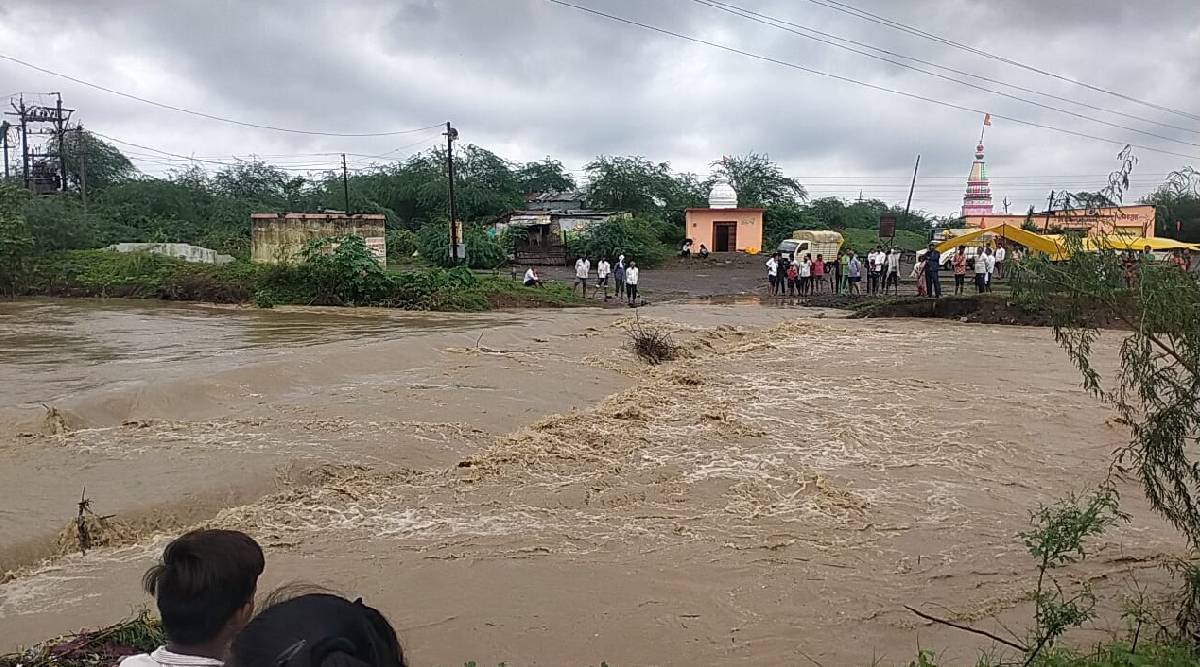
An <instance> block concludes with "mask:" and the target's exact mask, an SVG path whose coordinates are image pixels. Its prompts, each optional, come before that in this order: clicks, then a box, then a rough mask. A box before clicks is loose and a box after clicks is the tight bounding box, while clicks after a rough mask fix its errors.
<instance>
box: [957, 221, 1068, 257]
mask: <svg viewBox="0 0 1200 667" xmlns="http://www.w3.org/2000/svg"><path fill="white" fill-rule="evenodd" d="M987 234H990V235H993V236H999V237H1000V238H1002V239H1005V240H1007V241H1012V242H1014V243H1017V244H1019V245H1023V246H1025V247H1026V248H1029V249H1030V250H1033V251H1035V252H1040V253H1044V254H1046V255H1048V256H1049V257H1050V258H1051V259H1062V257H1063V256H1065V255H1066V248H1064V247H1062V246H1061V245H1060V244H1059V243H1057V242H1056V241H1054V240H1053V239H1048V238H1046V237H1045V236H1042V235H1041V234H1034V233H1033V232H1027V231H1025V230H1024V229H1021V228H1020V227H1013V226H1012V225H997V226H995V227H989V228H987V229H977V230H975V231H973V232H968V233H966V234H963V235H961V236H955V237H954V238H949V239H946V240H945V241H942V242H941V243H939V244H938V246H937V250H938V252H946V251H947V250H950V249H951V248H957V247H958V246H960V245H968V244H970V243H971V242H972V241H976V240H977V239H979V238H980V237H982V236H984V235H987Z"/></svg>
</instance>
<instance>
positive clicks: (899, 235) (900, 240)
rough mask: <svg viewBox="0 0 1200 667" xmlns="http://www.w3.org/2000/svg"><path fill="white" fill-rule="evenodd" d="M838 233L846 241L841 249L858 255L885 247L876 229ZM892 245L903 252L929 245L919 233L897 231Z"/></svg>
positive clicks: (845, 230) (925, 238) (855, 229)
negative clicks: (849, 250) (903, 250)
mask: <svg viewBox="0 0 1200 667" xmlns="http://www.w3.org/2000/svg"><path fill="white" fill-rule="evenodd" d="M839 231H841V233H842V237H843V238H844V239H845V240H846V242H845V244H844V245H843V246H842V248H843V249H851V250H853V251H854V252H856V253H859V254H863V253H867V252H870V251H871V249H872V248H874V247H875V246H885V245H887V242H886V239H880V238H879V231H878V230H876V229H857V228H850V229H842V230H839ZM892 245H895V246H896V247H897V248H903V249H905V250H920V249H922V248H925V247H927V246H928V245H929V238H928V237H927V236H926V235H924V234H922V233H920V232H910V231H907V230H904V229H897V230H896V239H895V241H893V242H892Z"/></svg>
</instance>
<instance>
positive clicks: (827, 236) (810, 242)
mask: <svg viewBox="0 0 1200 667" xmlns="http://www.w3.org/2000/svg"><path fill="white" fill-rule="evenodd" d="M844 242H845V239H843V238H842V235H841V234H839V233H838V232H835V231H832V230H828V229H798V230H796V231H794V232H792V238H790V239H784V240H783V242H781V243H780V244H779V247H778V248H777V249H776V250H777V251H778V252H781V253H783V254H785V255H787V256H789V257H791V258H792V259H795V258H797V257H804V256H805V255H806V254H809V255H812V257H813V259H816V258H817V255H821V256H822V257H823V258H824V259H830V258H832V257H837V254H838V251H839V250H841V248H842V244H843V243H844Z"/></svg>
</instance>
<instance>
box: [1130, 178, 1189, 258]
mask: <svg viewBox="0 0 1200 667" xmlns="http://www.w3.org/2000/svg"><path fill="white" fill-rule="evenodd" d="M1142 201H1143V202H1144V203H1146V204H1152V205H1153V206H1154V207H1155V209H1156V212H1157V215H1156V216H1155V218H1156V220H1157V222H1156V225H1155V226H1156V227H1157V229H1156V230H1155V231H1156V232H1157V233H1158V234H1160V235H1162V236H1168V237H1171V238H1176V239H1179V240H1180V241H1187V242H1189V243H1196V242H1200V172H1198V171H1196V170H1195V169H1193V168H1192V167H1184V168H1182V169H1180V170H1178V171H1173V172H1171V173H1170V174H1167V179H1166V181H1164V182H1163V184H1162V185H1160V186H1158V188H1157V189H1155V191H1154V192H1152V193H1151V194H1150V195H1148V196H1147V197H1146V198H1144V199H1143V200H1142Z"/></svg>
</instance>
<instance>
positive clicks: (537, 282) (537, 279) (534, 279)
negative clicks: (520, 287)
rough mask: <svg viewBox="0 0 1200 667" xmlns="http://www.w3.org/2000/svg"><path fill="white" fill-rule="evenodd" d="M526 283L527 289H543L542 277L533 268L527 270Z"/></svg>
mask: <svg viewBox="0 0 1200 667" xmlns="http://www.w3.org/2000/svg"><path fill="white" fill-rule="evenodd" d="M524 282H525V286H526V287H541V286H542V277H541V276H539V275H538V272H537V270H536V269H534V268H533V267H532V266H531V267H529V268H528V269H525V281H524Z"/></svg>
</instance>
